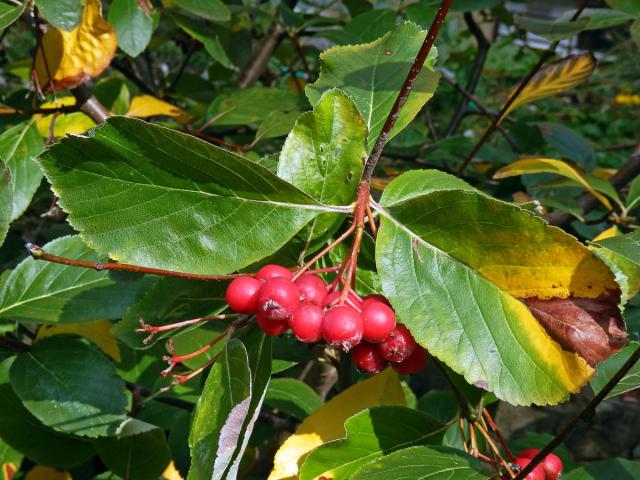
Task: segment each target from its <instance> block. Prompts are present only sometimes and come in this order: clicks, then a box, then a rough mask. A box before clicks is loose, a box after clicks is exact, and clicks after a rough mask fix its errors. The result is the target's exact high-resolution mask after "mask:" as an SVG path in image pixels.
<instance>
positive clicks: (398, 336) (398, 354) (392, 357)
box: [378, 324, 416, 363]
mask: <svg viewBox="0 0 640 480" xmlns="http://www.w3.org/2000/svg"><path fill="white" fill-rule="evenodd" d="M378 348H379V349H380V353H381V354H382V356H383V357H384V358H386V359H387V360H388V361H390V362H394V363H399V362H402V361H404V360H406V359H407V358H409V355H411V354H412V353H413V350H414V349H415V348H416V341H415V340H414V339H413V336H412V335H411V332H409V330H407V327H405V326H404V325H402V324H398V325H396V328H394V329H393V330H392V331H391V333H390V334H389V336H388V337H387V338H386V339H385V340H384V341H383V342H382V343H379V344H378Z"/></svg>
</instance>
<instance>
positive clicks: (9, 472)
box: [2, 462, 18, 480]
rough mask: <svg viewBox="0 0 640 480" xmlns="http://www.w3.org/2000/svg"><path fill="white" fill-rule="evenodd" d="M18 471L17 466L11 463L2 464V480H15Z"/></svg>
mask: <svg viewBox="0 0 640 480" xmlns="http://www.w3.org/2000/svg"><path fill="white" fill-rule="evenodd" d="M17 471H18V469H17V468H16V466H15V465H14V464H13V463H11V462H9V463H3V464H2V480H13V476H14V475H15V474H16V472H17Z"/></svg>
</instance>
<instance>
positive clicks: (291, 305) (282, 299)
mask: <svg viewBox="0 0 640 480" xmlns="http://www.w3.org/2000/svg"><path fill="white" fill-rule="evenodd" d="M299 297H300V293H299V292H298V287H296V285H295V284H294V283H293V282H292V281H291V280H288V279H286V278H282V277H275V278H272V279H271V280H267V282H266V283H265V284H264V285H263V286H262V288H261V289H260V291H259V292H258V309H257V311H256V314H257V315H260V316H261V317H263V319H264V320H271V321H274V322H287V321H289V319H290V318H291V315H293V312H295V311H296V308H298V305H299V304H300V299H299Z"/></svg>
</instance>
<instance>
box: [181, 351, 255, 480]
mask: <svg viewBox="0 0 640 480" xmlns="http://www.w3.org/2000/svg"><path fill="white" fill-rule="evenodd" d="M250 385H251V371H250V369H249V358H248V354H247V350H246V348H245V346H244V345H243V344H242V342H241V341H239V340H235V339H234V340H231V341H230V342H229V343H228V344H227V347H226V348H225V349H224V351H223V353H222V355H221V356H220V358H219V359H218V361H217V362H216V363H215V365H214V366H213V368H212V369H211V371H210V372H209V376H208V377H207V381H206V383H205V385H204V389H203V391H202V395H201V396H200V399H199V400H198V404H197V406H196V409H195V411H194V414H193V420H192V423H191V432H190V434H189V447H190V449H191V469H190V470H189V477H188V480H201V479H206V480H209V479H211V475H212V473H213V467H214V463H215V460H216V451H217V446H218V442H219V439H220V432H221V430H222V427H223V426H224V423H225V421H226V420H227V418H228V416H229V414H230V413H231V411H232V410H233V408H234V407H235V406H236V405H238V404H240V403H241V402H243V401H244V400H246V399H247V398H249V395H250V392H251V386H250Z"/></svg>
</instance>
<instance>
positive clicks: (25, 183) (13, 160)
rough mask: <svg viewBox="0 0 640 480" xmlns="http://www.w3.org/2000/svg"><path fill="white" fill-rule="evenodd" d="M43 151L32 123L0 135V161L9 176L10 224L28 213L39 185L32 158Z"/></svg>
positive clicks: (42, 145)
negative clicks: (9, 173)
mask: <svg viewBox="0 0 640 480" xmlns="http://www.w3.org/2000/svg"><path fill="white" fill-rule="evenodd" d="M43 148H44V144H43V143H42V138H41V137H40V134H39V133H38V129H37V128H36V126H35V124H34V123H33V122H27V123H21V124H19V125H16V126H15V127H13V128H10V129H9V130H7V131H5V132H4V133H2V135H0V159H1V160H2V161H3V162H4V164H5V165H6V166H7V168H8V169H9V171H10V172H11V190H12V191H13V204H12V205H13V207H12V210H11V220H15V219H16V218H18V217H19V216H20V215H22V213H23V212H24V211H25V210H26V209H27V207H28V206H29V203H30V202H31V197H33V194H34V193H35V192H36V190H37V188H38V186H39V185H40V180H41V179H42V172H41V171H40V167H38V164H37V163H36V162H34V158H35V157H36V156H38V155H39V154H40V152H41V151H42V149H43Z"/></svg>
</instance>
